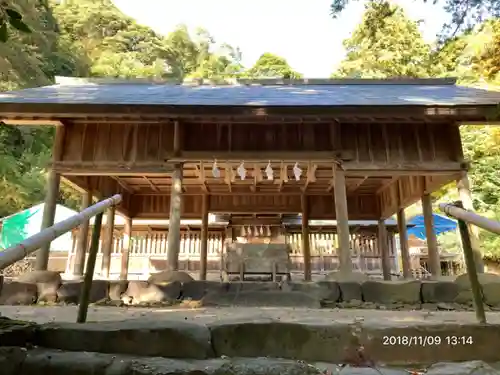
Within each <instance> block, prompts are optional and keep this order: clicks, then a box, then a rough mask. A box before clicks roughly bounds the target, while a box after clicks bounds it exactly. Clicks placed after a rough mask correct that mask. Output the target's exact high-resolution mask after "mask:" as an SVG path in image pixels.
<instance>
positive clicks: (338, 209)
mask: <svg viewBox="0 0 500 375" xmlns="http://www.w3.org/2000/svg"><path fill="white" fill-rule="evenodd" d="M334 194H335V216H336V217H335V219H336V221H337V236H338V240H339V253H338V256H339V264H340V267H339V269H340V272H341V273H352V259H351V245H350V235H349V215H348V210H347V193H346V186H345V172H344V171H342V170H339V169H337V170H336V171H335V176H334Z"/></svg>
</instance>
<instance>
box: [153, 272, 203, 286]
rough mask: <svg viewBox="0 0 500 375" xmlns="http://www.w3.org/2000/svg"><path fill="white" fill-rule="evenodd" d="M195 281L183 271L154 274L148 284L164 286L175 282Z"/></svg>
mask: <svg viewBox="0 0 500 375" xmlns="http://www.w3.org/2000/svg"><path fill="white" fill-rule="evenodd" d="M193 280H194V279H193V278H192V277H191V275H189V274H188V273H186V272H182V271H161V272H158V273H154V274H152V275H151V276H150V277H149V279H148V282H149V283H151V284H163V283H171V282H174V281H177V282H181V283H187V282H189V281H193Z"/></svg>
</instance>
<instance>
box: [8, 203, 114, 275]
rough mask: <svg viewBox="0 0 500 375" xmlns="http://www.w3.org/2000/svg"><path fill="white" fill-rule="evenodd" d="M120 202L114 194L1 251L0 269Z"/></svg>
mask: <svg viewBox="0 0 500 375" xmlns="http://www.w3.org/2000/svg"><path fill="white" fill-rule="evenodd" d="M121 201H122V196H121V195H119V194H116V195H114V196H112V197H111V198H108V199H105V200H103V201H101V202H99V203H96V204H95V205H93V206H91V207H89V208H87V209H85V210H83V211H81V212H80V213H79V214H76V215H74V216H72V217H70V218H68V219H66V220H63V221H61V222H59V223H57V224H55V225H53V226H51V227H49V228H46V229H43V230H42V231H40V232H39V233H37V234H35V235H34V236H31V237H29V238H27V239H26V240H24V241H23V242H21V243H19V244H17V245H15V246H11V247H9V248H7V249H5V250H4V251H2V256H0V269H4V268H5V267H8V266H10V265H11V264H13V263H15V262H17V261H20V260H22V259H24V258H25V257H27V256H28V255H29V254H31V253H33V252H34V251H36V250H38V249H39V248H40V247H41V246H43V245H44V244H46V243H47V242H51V241H53V240H54V239H56V238H57V237H59V236H62V235H63V234H64V233H66V232H69V231H70V230H72V229H74V228H76V227H77V226H79V225H80V224H81V223H83V222H84V221H85V220H89V219H90V218H91V217H92V216H95V215H97V214H99V213H102V212H103V211H104V210H105V209H107V208H108V207H111V206H114V205H117V204H119V203H120V202H121Z"/></svg>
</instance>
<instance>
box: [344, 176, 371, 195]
mask: <svg viewBox="0 0 500 375" xmlns="http://www.w3.org/2000/svg"><path fill="white" fill-rule="evenodd" d="M367 178H368V176H365V177H363V178H361V179H359V180H358V182H356V183H355V184H353V185H348V187H347V192H348V193H354V192H355V191H356V190H358V188H359V187H360V186H361V185H363V183H364V182H365V181H366V179H367Z"/></svg>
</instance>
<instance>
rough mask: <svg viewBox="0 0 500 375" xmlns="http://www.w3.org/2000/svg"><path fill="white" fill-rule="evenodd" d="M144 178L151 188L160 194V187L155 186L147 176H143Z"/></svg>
mask: <svg viewBox="0 0 500 375" xmlns="http://www.w3.org/2000/svg"><path fill="white" fill-rule="evenodd" d="M142 178H143V179H144V180H146V182H147V183H148V185H149V186H151V189H153V191H155V192H160V190H159V189H158V187H157V186H156V185H155V184H153V182H152V181H151V180H150V179H149V178H147V177H146V176H142Z"/></svg>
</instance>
